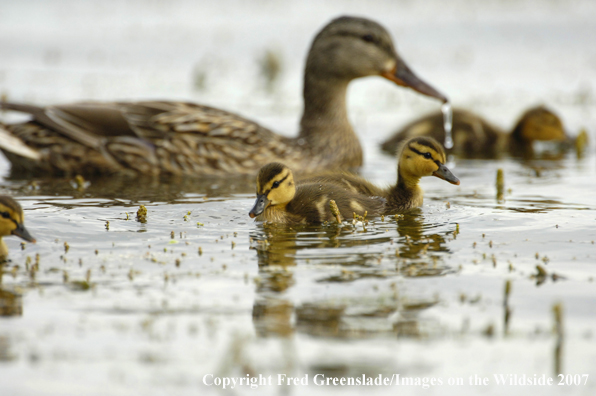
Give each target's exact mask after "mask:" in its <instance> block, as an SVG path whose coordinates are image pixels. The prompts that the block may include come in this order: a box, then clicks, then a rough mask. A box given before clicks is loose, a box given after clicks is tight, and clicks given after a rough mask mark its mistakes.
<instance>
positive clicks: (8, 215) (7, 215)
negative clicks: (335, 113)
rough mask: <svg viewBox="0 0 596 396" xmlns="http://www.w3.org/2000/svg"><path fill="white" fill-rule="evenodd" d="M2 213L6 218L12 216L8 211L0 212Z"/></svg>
mask: <svg viewBox="0 0 596 396" xmlns="http://www.w3.org/2000/svg"><path fill="white" fill-rule="evenodd" d="M0 214H1V215H2V217H4V218H5V219H8V218H10V214H8V212H0Z"/></svg>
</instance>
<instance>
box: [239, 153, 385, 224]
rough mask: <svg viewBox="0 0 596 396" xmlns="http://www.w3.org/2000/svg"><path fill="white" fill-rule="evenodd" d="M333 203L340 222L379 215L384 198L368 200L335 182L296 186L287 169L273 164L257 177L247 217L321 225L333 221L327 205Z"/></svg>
mask: <svg viewBox="0 0 596 396" xmlns="http://www.w3.org/2000/svg"><path fill="white" fill-rule="evenodd" d="M330 200H334V201H335V202H336V204H337V207H338V209H339V213H340V219H341V220H344V219H351V218H353V216H354V213H356V214H357V215H360V216H364V215H365V214H368V215H369V216H371V217H372V216H379V215H381V214H382V212H383V210H384V207H385V199H383V198H381V197H368V196H365V195H362V194H359V193H356V192H353V191H352V190H350V189H348V188H346V187H344V186H341V185H339V184H337V183H328V184H327V183H321V182H312V183H310V182H307V183H298V184H297V183H296V182H295V181H294V175H293V173H292V171H291V170H290V168H288V167H287V166H286V165H284V164H280V163H278V162H273V163H270V164H267V165H265V166H264V167H262V168H261V170H260V171H259V174H258V176H257V199H256V201H255V205H254V207H253V208H252V209H251V210H250V212H249V216H250V217H252V218H255V217H256V219H257V220H259V221H267V222H271V223H284V224H320V223H324V222H326V221H335V219H336V217H335V216H334V214H333V213H332V212H331V209H330V205H329V202H330Z"/></svg>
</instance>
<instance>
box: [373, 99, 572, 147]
mask: <svg viewBox="0 0 596 396" xmlns="http://www.w3.org/2000/svg"><path fill="white" fill-rule="evenodd" d="M452 130H453V143H454V146H453V149H452V150H451V151H452V152H453V153H454V154H457V155H459V156H462V157H477V158H493V157H496V156H499V155H501V154H503V153H505V152H509V153H511V154H512V155H515V156H528V155H532V153H533V150H532V143H533V142H534V141H551V142H559V143H561V142H565V141H567V140H568V138H567V135H566V134H565V129H564V128H563V123H562V122H561V120H560V119H559V117H558V116H557V115H556V114H555V113H553V112H552V111H551V110H549V109H547V108H546V107H544V106H538V107H533V108H531V109H529V110H527V111H526V112H525V113H524V114H522V116H521V117H520V118H519V120H518V121H517V123H516V124H515V126H514V128H513V129H512V131H511V132H509V133H507V132H505V131H503V130H501V129H500V128H498V127H496V126H494V125H492V124H491V123H489V122H487V121H486V120H484V119H483V118H482V117H480V116H478V115H476V114H474V113H471V112H469V111H466V110H461V109H456V110H454V111H453V129H452ZM415 136H430V137H433V138H435V139H436V140H438V141H439V142H444V141H445V129H444V127H443V115H442V113H440V112H435V113H431V114H429V115H426V116H424V117H421V118H419V119H417V120H415V121H413V122H411V123H410V124H408V125H407V126H405V127H404V128H403V129H401V130H399V131H398V132H396V133H395V134H394V135H393V136H392V137H390V138H389V139H387V140H386V141H385V142H383V143H382V145H381V148H382V149H383V150H384V151H386V152H389V153H395V151H396V149H397V147H398V146H399V144H400V142H402V141H403V140H405V139H408V138H411V137H415Z"/></svg>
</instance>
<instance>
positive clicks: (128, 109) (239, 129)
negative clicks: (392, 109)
mask: <svg viewBox="0 0 596 396" xmlns="http://www.w3.org/2000/svg"><path fill="white" fill-rule="evenodd" d="M366 76H382V77H385V78H387V79H389V80H391V81H393V82H394V83H396V84H398V85H402V86H407V87H410V88H412V89H414V90H416V91H418V92H420V93H422V94H424V95H428V96H432V97H435V98H438V99H440V100H442V101H446V100H447V99H446V98H445V96H443V95H442V94H441V93H439V92H438V91H436V90H435V89H434V88H432V87H431V86H430V85H428V84H426V83H425V82H423V81H422V80H420V79H419V78H418V77H416V75H415V74H414V73H413V72H412V71H410V69H409V68H408V66H407V65H406V64H405V63H404V61H402V59H401V58H400V57H399V55H398V54H397V52H396V51H395V47H394V45H393V42H392V40H391V37H390V36H389V33H388V32H387V31H386V30H385V29H384V28H383V27H382V26H381V25H379V24H378V23H376V22H373V21H371V20H368V19H364V18H354V17H341V18H337V19H335V20H333V21H331V22H330V23H329V24H328V25H327V26H325V27H324V28H323V29H322V30H321V31H320V32H319V33H318V34H317V36H316V37H315V39H314V41H313V43H312V46H311V49H310V51H309V53H308V57H307V60H306V68H305V72H304V92H303V96H304V112H303V115H302V120H301V122H300V133H299V134H298V136H297V137H296V138H287V137H284V136H280V135H277V134H275V133H273V132H271V131H269V130H268V129H266V128H263V127H262V126H260V125H258V124H256V123H254V122H252V121H249V120H247V119H245V118H242V117H240V116H238V115H235V114H232V113H228V112H226V111H222V110H218V109H214V108H211V107H206V106H200V105H196V104H191V103H180V102H136V103H121V102H114V103H78V104H70V105H60V106H48V107H44V108H42V107H36V106H28V105H17V104H12V103H2V104H0V107H2V108H5V109H9V110H16V111H21V112H26V113H30V114H32V115H33V120H32V121H30V122H26V123H21V124H14V125H5V126H3V127H1V126H0V147H1V148H2V150H3V151H4V152H5V154H6V156H7V157H8V159H9V160H10V161H11V162H12V163H13V167H14V168H15V169H22V170H34V171H42V172H44V173H45V174H47V173H58V174H63V173H91V174H93V173H114V172H134V173H145V174H184V175H201V174H229V173H234V174H254V173H256V171H257V170H258V169H259V168H260V167H261V166H262V165H264V164H266V163H268V162H271V161H275V160H283V162H284V163H286V164H288V165H289V166H292V167H294V168H295V169H300V170H301V171H305V172H311V171H314V170H315V169H318V168H321V167H326V168H339V167H342V168H352V167H358V166H360V165H361V164H362V148H361V147H360V142H359V141H358V137H357V136H356V134H355V133H354V130H353V129H352V126H351V125H350V122H349V120H348V115H347V111H346V90H347V87H348V84H349V83H350V81H352V80H354V79H356V78H360V77H366ZM2 129H4V135H5V136H6V135H12V136H14V137H17V138H18V140H17V141H16V142H15V141H14V139H13V141H12V142H9V141H8V140H7V138H6V137H4V138H3V137H2V134H1V133H2Z"/></svg>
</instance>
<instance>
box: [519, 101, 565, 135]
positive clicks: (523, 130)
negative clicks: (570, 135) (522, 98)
mask: <svg viewBox="0 0 596 396" xmlns="http://www.w3.org/2000/svg"><path fill="white" fill-rule="evenodd" d="M511 135H512V137H514V138H516V139H517V140H523V141H527V142H531V141H534V140H555V141H563V140H566V139H567V136H566V135H565V129H564V128H563V123H562V122H561V119H560V118H559V117H558V116H557V115H556V114H555V113H553V112H552V111H550V110H549V109H547V108H546V107H544V106H538V107H534V108H531V109H529V110H528V111H526V112H525V113H524V114H523V115H522V116H521V118H520V119H519V121H518V122H517V125H516V126H515V128H514V130H513V132H512V134H511Z"/></svg>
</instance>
